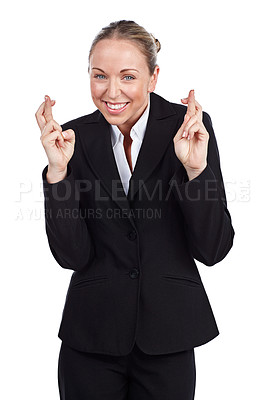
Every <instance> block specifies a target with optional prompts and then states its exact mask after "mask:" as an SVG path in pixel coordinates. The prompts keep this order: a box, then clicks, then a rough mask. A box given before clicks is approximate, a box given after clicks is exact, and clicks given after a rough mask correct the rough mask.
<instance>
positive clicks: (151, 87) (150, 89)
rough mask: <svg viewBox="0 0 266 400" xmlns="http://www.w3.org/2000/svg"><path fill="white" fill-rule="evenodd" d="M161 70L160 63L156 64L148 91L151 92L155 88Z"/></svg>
mask: <svg viewBox="0 0 266 400" xmlns="http://www.w3.org/2000/svg"><path fill="white" fill-rule="evenodd" d="M159 72H160V68H159V65H155V68H154V72H153V74H152V76H151V78H150V82H149V86H148V92H149V93H151V92H153V91H154V90H155V87H156V83H157V80H158V75H159Z"/></svg>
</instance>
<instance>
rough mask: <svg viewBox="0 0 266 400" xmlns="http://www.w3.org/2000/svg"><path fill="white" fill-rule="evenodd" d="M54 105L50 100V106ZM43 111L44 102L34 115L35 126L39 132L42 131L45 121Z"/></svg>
mask: <svg viewBox="0 0 266 400" xmlns="http://www.w3.org/2000/svg"><path fill="white" fill-rule="evenodd" d="M54 105H55V100H51V106H54ZM44 109H45V101H44V102H43V103H42V104H41V105H40V107H39V108H38V110H37V111H36V113H35V118H36V120H37V124H38V126H39V128H40V130H41V131H42V130H43V128H44V125H45V124H46V122H47V121H46V120H45V117H44V115H43V114H44Z"/></svg>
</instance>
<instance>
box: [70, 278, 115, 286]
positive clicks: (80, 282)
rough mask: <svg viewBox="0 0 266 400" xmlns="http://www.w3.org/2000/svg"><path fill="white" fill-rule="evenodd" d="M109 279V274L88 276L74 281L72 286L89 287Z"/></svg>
mask: <svg viewBox="0 0 266 400" xmlns="http://www.w3.org/2000/svg"><path fill="white" fill-rule="evenodd" d="M107 281H108V277H107V275H95V276H91V277H87V278H85V279H80V280H78V281H76V282H73V283H72V285H71V287H72V289H75V288H82V287H87V286H91V285H97V284H101V283H105V282H107Z"/></svg>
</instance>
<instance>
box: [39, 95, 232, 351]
mask: <svg viewBox="0 0 266 400" xmlns="http://www.w3.org/2000/svg"><path fill="white" fill-rule="evenodd" d="M150 101H151V105H150V114H149V118H148V123H147V129H146V132H145V136H144V139H143V142H142V146H141V149H140V152H139V156H138V159H137V162H136V165H135V169H134V171H133V174H132V177H131V179H130V187H129V192H128V195H126V194H125V192H124V190H123V186H122V183H121V180H120V176H119V172H118V169H117V166H116V161H115V158H114V154H113V149H112V144H111V133H110V129H109V128H110V125H109V123H108V122H107V121H106V120H105V118H104V117H103V115H102V114H101V112H100V111H99V110H96V111H95V112H93V113H91V114H88V115H85V116H82V117H79V118H77V119H74V120H72V121H69V122H67V123H65V124H63V125H62V128H63V130H66V129H69V128H71V129H73V130H74V131H75V134H76V143H75V150H74V154H73V156H72V158H71V160H70V162H69V163H68V172H67V177H66V178H65V179H64V180H62V181H60V182H57V183H53V184H49V183H48V182H47V181H46V173H47V168H48V165H47V166H46V167H45V168H44V170H43V172H42V179H43V189H44V194H45V223H46V232H47V237H48V242H49V246H50V249H51V252H52V254H53V256H54V258H55V259H56V261H57V262H58V263H59V265H60V266H61V267H63V268H67V269H72V270H74V272H73V275H72V277H71V281H70V285H69V289H68V292H67V296H66V302H65V306H64V310H63V315H62V321H61V324H60V329H59V333H58V336H59V338H61V339H62V340H63V341H64V342H65V343H67V344H68V345H70V346H72V347H74V348H76V349H78V350H82V351H87V352H97V353H104V354H112V355H126V354H128V353H129V352H130V351H131V349H132V347H133V345H134V342H135V341H136V342H137V344H138V346H139V347H140V348H141V349H142V350H143V351H144V352H146V353H148V354H164V353H171V352H176V351H182V350H186V349H190V348H193V347H196V346H200V345H202V344H204V343H206V342H208V341H210V340H211V339H213V338H214V337H216V336H217V335H218V334H219V331H218V328H217V325H216V322H215V318H214V315H213V312H212V309H211V306H210V304H209V301H208V297H207V295H206V292H205V289H204V286H203V284H202V281H201V278H200V274H199V272H198V269H197V266H196V263H195V261H194V259H196V260H198V261H200V262H202V263H203V264H205V265H207V266H211V265H214V264H216V263H218V262H219V261H221V260H222V259H223V258H224V257H225V256H226V254H227V253H228V252H229V250H230V248H231V247H232V244H233V237H234V230H233V227H232V224H231V217H230V214H229V212H228V209H227V203H226V195H225V191H224V184H223V178H222V174H221V170H220V162H219V153H218V148H217V143H216V139H215V135H214V131H213V127H212V122H211V119H210V116H209V115H208V114H207V113H205V112H204V113H203V122H204V125H205V127H206V129H207V131H208V132H209V135H210V136H209V143H208V160H207V161H208V165H207V167H206V168H205V169H204V171H203V172H202V173H201V174H200V175H199V176H198V177H197V178H195V179H193V180H191V181H188V176H187V174H186V171H185V168H184V167H183V165H182V163H181V162H180V161H179V159H178V158H177V157H176V154H175V152H174V143H173V138H174V136H175V134H176V132H177V130H178V128H179V127H180V125H181V124H182V122H183V119H184V115H185V113H186V109H187V108H186V106H184V105H181V104H175V103H170V102H169V101H167V100H165V99H163V98H162V97H161V96H159V95H157V94H155V93H151V94H150Z"/></svg>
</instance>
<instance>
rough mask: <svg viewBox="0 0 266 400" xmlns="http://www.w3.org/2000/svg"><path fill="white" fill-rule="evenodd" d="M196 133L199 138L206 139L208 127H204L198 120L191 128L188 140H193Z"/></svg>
mask: <svg viewBox="0 0 266 400" xmlns="http://www.w3.org/2000/svg"><path fill="white" fill-rule="evenodd" d="M195 134H197V139H199V140H205V138H206V137H208V132H207V131H206V129H204V127H203V126H202V124H201V123H200V122H199V121H197V122H196V123H195V124H193V125H192V126H191V127H190V128H189V130H188V137H187V138H188V140H192V139H193V137H194V136H195Z"/></svg>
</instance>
